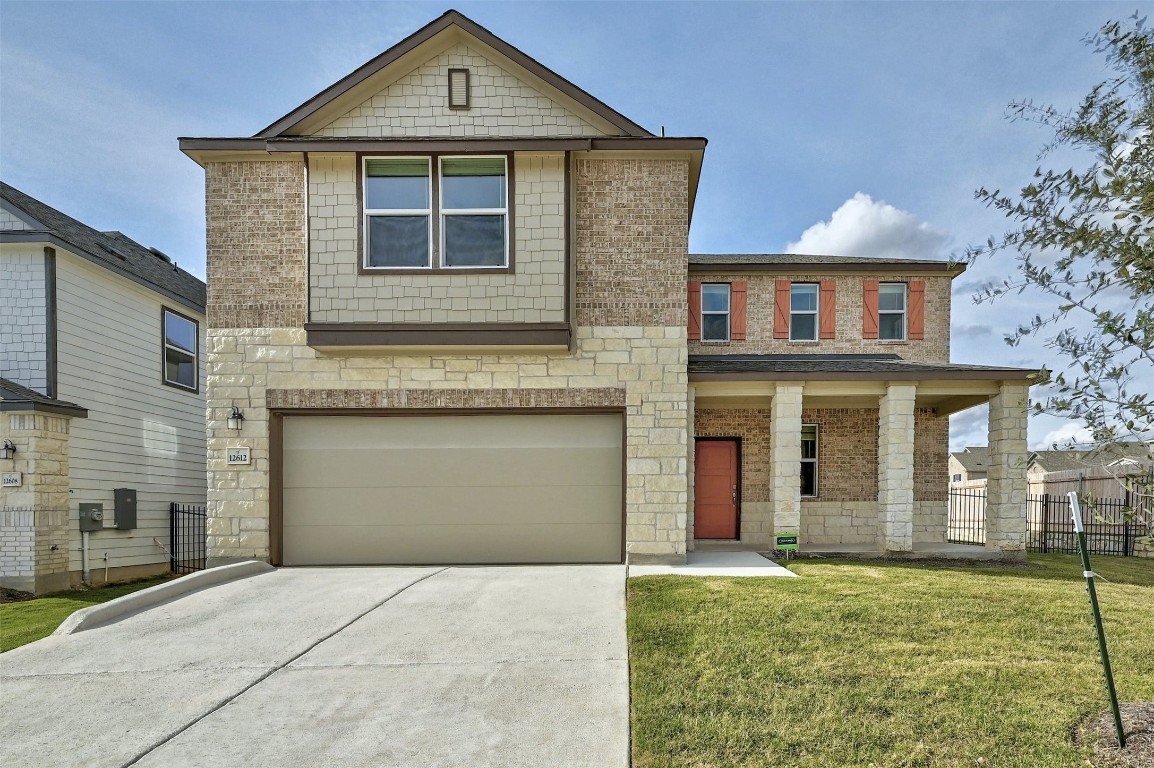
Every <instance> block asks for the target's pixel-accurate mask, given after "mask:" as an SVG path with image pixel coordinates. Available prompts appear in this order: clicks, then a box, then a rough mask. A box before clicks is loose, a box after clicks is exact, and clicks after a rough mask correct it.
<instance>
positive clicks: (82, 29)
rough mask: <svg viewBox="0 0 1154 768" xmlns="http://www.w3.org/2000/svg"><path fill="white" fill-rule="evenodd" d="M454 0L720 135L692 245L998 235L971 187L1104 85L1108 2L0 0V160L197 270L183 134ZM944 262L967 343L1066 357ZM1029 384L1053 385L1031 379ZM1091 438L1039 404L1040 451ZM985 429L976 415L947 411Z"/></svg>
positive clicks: (1035, 431)
mask: <svg viewBox="0 0 1154 768" xmlns="http://www.w3.org/2000/svg"><path fill="white" fill-rule="evenodd" d="M450 7H452V8H456V9H457V10H459V11H461V12H462V13H464V14H465V15H467V16H469V17H470V18H472V19H473V20H474V21H476V22H477V23H479V24H481V25H482V26H484V27H486V28H487V29H489V30H490V31H491V32H493V33H494V34H496V35H497V36H498V37H500V38H502V39H504V40H506V41H507V42H509V43H511V44H512V45H514V46H516V47H518V48H520V49H521V50H522V51H524V52H525V53H527V54H529V55H530V56H532V57H533V58H535V59H537V60H538V61H540V62H541V63H542V64H544V65H545V66H547V67H549V68H550V69H553V70H554V71H556V72H558V73H559V74H561V75H563V76H564V77H566V78H567V79H569V80H570V81H572V82H574V83H576V84H577V85H578V86H580V87H582V88H583V89H585V90H587V91H589V92H590V93H592V94H593V95H595V96H597V97H598V98H599V99H601V100H602V101H604V102H606V103H607V104H609V105H610V106H612V107H613V108H615V109H617V110H618V111H620V112H622V113H623V114H625V115H627V116H628V117H630V118H631V119H633V120H634V121H636V122H638V123H640V124H641V125H643V126H645V127H646V128H648V129H649V130H651V131H654V132H655V133H660V132H661V131H664V132H665V134H666V135H668V136H704V137H707V138H708V139H709V146H708V149H707V150H706V153H705V164H704V168H703V172H702V177H701V185H700V188H699V190H698V195H697V205H696V208H695V211H694V220H693V225H692V229H691V231H690V250H691V252H694V253H781V252H795V253H822V254H835V255H851V256H877V257H891V258H940V259H945V258H949V257H950V256H951V255H954V256H960V254H961V253H962V252H963V251H964V249H965V247H966V246H967V245H970V244H977V243H983V242H985V240H986V239H987V237H989V236H991V235H997V234H999V233H1001V232H1004V231H1005V230H1006V221H1005V220H1004V219H1002V218H1000V217H999V216H998V215H997V214H995V213H993V212H991V211H989V210H987V209H985V208H984V207H983V205H982V204H981V203H979V202H978V201H976V200H974V190H975V189H977V188H978V187H981V186H986V187H988V188H990V189H1003V190H1007V191H1016V190H1018V189H1020V188H1021V187H1022V186H1024V185H1025V184H1026V183H1028V182H1029V179H1030V176H1031V174H1032V173H1033V171H1034V169H1035V168H1036V167H1038V165H1039V163H1040V162H1043V163H1046V164H1049V165H1052V166H1053V167H1057V168H1063V169H1064V168H1067V167H1071V165H1074V166H1076V167H1081V166H1082V165H1085V164H1087V161H1086V159H1085V158H1079V157H1077V156H1075V155H1062V154H1057V155H1052V156H1048V157H1047V158H1045V159H1043V160H1041V161H1040V160H1039V157H1038V152H1039V150H1040V149H1041V148H1042V147H1043V146H1044V145H1046V144H1047V143H1048V141H1049V140H1050V139H1051V138H1052V136H1051V135H1049V134H1048V133H1047V131H1046V129H1045V128H1043V127H1041V126H1038V125H1035V124H1031V123H1026V122H1020V121H1019V122H1013V121H1010V120H1007V119H1006V112H1007V110H1006V105H1007V104H1008V103H1009V102H1011V101H1013V100H1021V99H1027V98H1028V99H1033V100H1034V101H1036V102H1040V103H1046V104H1054V105H1058V106H1063V107H1065V106H1074V105H1076V104H1077V103H1078V102H1079V101H1080V99H1081V98H1082V97H1083V96H1084V95H1085V94H1086V93H1087V92H1088V91H1089V90H1090V88H1091V87H1092V86H1093V85H1094V84H1096V83H1098V82H1100V81H1102V80H1104V79H1105V78H1106V77H1107V76H1108V74H1109V70H1108V69H1107V67H1106V62H1105V59H1104V57H1102V56H1101V55H1095V54H1093V53H1092V50H1091V48H1090V47H1089V46H1087V45H1086V44H1085V43H1084V42H1083V38H1084V36H1085V35H1087V34H1089V33H1091V32H1093V31H1095V30H1097V29H1098V28H1099V27H1100V26H1101V25H1102V24H1103V23H1105V22H1106V21H1108V20H1111V19H1125V18H1127V17H1128V16H1130V15H1131V14H1133V13H1134V11H1135V9H1136V7H1137V6H1136V4H1134V3H1130V4H1127V3H1113V2H1023V3H1015V2H996V3H995V2H956V3H952V2H932V3H931V2H924V3H904V2H850V3H837V2H823V3H816V2H814V3H795V2H755V3H738V2H708V3H707V2H660V3H659V2H614V3H577V2H552V3H537V2H533V3H531V2H516V3H471V2H461V3H457V4H455V5H452V6H450V5H446V4H442V3H424V2H415V3H414V2H410V3H393V2H352V1H351V0H350V1H338V0H333V1H330V2H276V1H275V0H266V1H265V2H243V1H236V2H180V1H174V2H163V1H161V0H152V1H151V2H115V1H113V2H79V3H77V2H51V1H47V2H24V1H22V0H0V177H2V178H3V179H4V181H6V182H8V183H9V184H12V185H13V186H15V187H17V188H19V189H21V190H23V191H24V192H26V193H28V194H31V195H32V196H33V197H36V198H38V199H40V200H42V201H43V202H45V203H47V204H49V205H51V206H53V207H55V208H58V209H60V210H62V211H63V212H65V213H67V214H69V215H70V216H73V217H74V218H77V219H79V220H81V221H83V222H85V223H86V224H89V225H90V226H93V227H96V228H97V229H102V230H113V229H115V230H120V231H122V232H124V233H126V234H127V235H129V236H130V237H132V238H133V239H135V240H138V241H139V242H141V243H143V244H144V245H146V246H154V247H157V248H159V249H160V250H162V251H164V252H165V253H167V254H169V255H170V256H171V257H172V258H173V259H174V260H176V261H177V262H178V263H179V264H180V266H182V267H184V268H185V269H187V270H189V271H190V272H192V273H193V274H196V275H199V276H201V277H203V276H204V258H205V257H204V252H205V237H204V176H203V171H202V170H201V169H200V167H199V166H197V165H196V164H195V163H194V162H193V161H192V160H190V159H189V158H187V157H185V156H184V155H183V154H181V153H180V151H179V150H178V148H177V137H180V136H249V135H252V134H254V133H256V132H257V131H259V130H260V129H261V128H263V127H264V126H266V125H268V124H269V123H271V122H273V121H274V120H275V119H277V118H279V117H280V116H282V115H284V114H285V113H287V112H289V111H290V110H292V109H293V108H294V107H296V106H297V105H298V104H300V103H301V102H303V101H305V100H306V99H308V98H309V97H311V96H313V95H314V94H316V93H317V92H319V91H321V90H322V89H324V88H325V87H327V86H329V85H331V84H332V83H333V82H335V81H336V80H338V79H340V78H341V77H343V76H344V75H345V74H347V73H349V72H351V71H352V70H354V69H355V68H357V67H358V66H360V65H361V64H362V63H364V62H365V61H367V60H369V59H371V58H372V57H374V56H376V55H377V54H378V53H380V52H381V51H383V50H385V49H387V48H389V47H390V46H392V45H393V44H395V43H397V42H399V41H400V40H401V39H402V38H404V37H405V36H407V35H409V34H411V33H412V32H414V31H416V30H417V29H419V28H420V27H422V26H423V25H425V24H426V23H428V22H429V21H431V20H432V19H434V18H436V17H437V16H439V15H440V14H442V13H443V12H444V11H446V10H448V9H449V8H450ZM1013 267H1014V264H1013V261H1012V260H1011V259H1009V258H1007V257H1003V258H1000V259H997V260H987V261H984V262H979V263H978V264H975V265H973V266H971V267H970V269H969V270H968V271H967V272H966V273H965V274H963V275H962V276H961V277H959V278H958V279H957V280H955V281H954V298H953V327H952V338H953V342H952V359H953V361H954V362H962V363H980V364H989V365H1002V366H1014V367H1024V368H1040V367H1042V366H1046V367H1048V368H1050V369H1055V370H1057V369H1061V368H1062V367H1063V365H1064V363H1063V361H1062V359H1061V358H1060V357H1058V356H1056V354H1055V353H1053V352H1052V351H1051V350H1049V349H1048V348H1046V346H1045V344H1044V340H1042V339H1036V340H1035V339H1031V340H1027V341H1026V342H1023V343H1022V344H1021V345H1020V346H1017V347H1012V348H1011V347H1008V346H1006V345H1005V344H1004V342H1003V341H1002V339H1003V337H1004V335H1005V334H1007V333H1009V332H1011V331H1012V330H1013V329H1014V328H1015V327H1016V326H1017V325H1018V324H1020V323H1024V322H1027V321H1028V320H1029V318H1031V317H1033V316H1034V315H1035V314H1037V313H1045V312H1046V311H1047V309H1048V307H1049V306H1050V302H1049V301H1047V300H1045V299H1042V298H1041V297H1038V296H1034V295H1029V294H1024V295H1015V296H1011V297H1008V298H1006V299H1003V300H1001V301H999V302H998V303H997V304H994V305H989V304H983V305H977V304H975V303H974V302H973V299H972V297H973V295H974V294H975V292H976V291H978V290H980V289H981V288H982V287H983V286H987V285H991V284H997V283H1000V282H1001V281H1002V280H1004V279H1006V278H1007V277H1010V276H1011V275H1012V274H1013ZM1034 392H1035V395H1038V394H1040V392H1039V390H1038V388H1035V390H1034ZM1083 436H1084V430H1081V429H1080V427H1079V425H1078V424H1075V423H1071V422H1066V421H1064V420H1061V419H1056V418H1054V417H1049V416H1035V417H1031V422H1030V435H1029V440H1030V447H1031V448H1046V447H1049V446H1050V445H1051V444H1053V443H1055V442H1060V441H1063V440H1066V439H1071V438H1073V439H1078V438H1081V437H1083ZM950 441H951V448H952V449H953V450H957V449H960V448H961V447H962V446H964V445H984V444H985V442H986V413H985V410H984V409H982V408H974V409H970V410H968V411H965V412H963V413H961V414H958V415H956V416H954V417H953V418H952V419H951V430H950Z"/></svg>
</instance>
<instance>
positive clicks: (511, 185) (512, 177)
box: [310, 152, 517, 275]
mask: <svg viewBox="0 0 1154 768" xmlns="http://www.w3.org/2000/svg"><path fill="white" fill-rule="evenodd" d="M391 157H408V158H414V157H425V158H428V159H429V163H430V173H429V183H430V185H431V191H430V197H429V204H430V206H431V208H430V211H431V213H430V215H429V222H430V226H431V228H432V234H431V235H430V238H429V264H430V265H429V266H428V267H369V266H366V265H365V259H366V257H367V254H368V231H367V227H366V219H367V215H366V212H365V161H366V160H377V159H380V160H387V159H389V158H391ZM442 157H503V158H504V159H505V266H501V267H445V266H442V265H441V262H440V258H441V240H442V238H443V235H442V233H441V229H442V227H441V206H440V203H441V185H440V180H441V172H440V167H441V166H440V158H442ZM516 178H517V176H516V162H515V153H514V152H485V153H477V154H470V153H467V152H390V153H387V154H382V153H381V152H357V153H356V189H357V202H356V205H357V212H358V213H357V274H358V275H470V274H472V275H505V274H514V273H515V272H516V227H515V222H516V217H517V210H516V197H517V195H516V189H515V187H516ZM310 220H311V214H310ZM310 226H311V223H310Z"/></svg>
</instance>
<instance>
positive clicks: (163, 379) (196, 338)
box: [160, 304, 200, 394]
mask: <svg viewBox="0 0 1154 768" xmlns="http://www.w3.org/2000/svg"><path fill="white" fill-rule="evenodd" d="M170 314H171V315H174V316H176V317H179V318H180V319H182V320H187V321H188V322H190V323H192V329H193V346H194V347H196V349H195V350H194V351H193V356H192V370H193V374H194V376H193V378H194V380H195V382H196V383H195V386H192V387H186V386H185V385H183V384H181V383H180V382H175V381H169V380H168V371H167V370H166V365H167V360H166V359H165V358H166V357H167V353H168V349H169V347H170V346H171V345H170V344H169V343H168V332H167V331H168V318H167V315H170ZM172 349H174V350H176V351H178V352H182V353H184V354H188V350H187V349H181V348H180V347H172ZM160 383H161V384H163V385H164V386H166V387H172V388H173V389H179V390H180V391H181V392H192V393H193V394H200V321H199V320H197V319H196V318H194V317H189V316H188V315H186V314H184V313H183V312H177V311H176V310H175V309H173V308H171V307H168V306H165V305H163V304H161V305H160Z"/></svg>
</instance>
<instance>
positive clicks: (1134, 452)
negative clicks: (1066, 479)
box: [1029, 442, 1154, 472]
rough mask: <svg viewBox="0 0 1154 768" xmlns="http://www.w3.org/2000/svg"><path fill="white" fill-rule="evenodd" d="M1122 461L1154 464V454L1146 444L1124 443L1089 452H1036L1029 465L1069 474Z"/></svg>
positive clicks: (1032, 455) (1047, 470) (1031, 456)
mask: <svg viewBox="0 0 1154 768" xmlns="http://www.w3.org/2000/svg"><path fill="white" fill-rule="evenodd" d="M1122 460H1130V461H1134V462H1136V463H1145V464H1154V454H1152V453H1151V449H1150V446H1148V445H1147V444H1146V443H1142V442H1123V443H1114V444H1111V445H1103V446H1101V447H1099V448H1094V449H1092V450H1088V451H1077V450H1065V451H1034V452H1033V453H1031V454H1030V462H1029V463H1030V464H1034V465H1037V466H1038V467H1040V468H1041V469H1042V470H1044V471H1046V472H1068V471H1070V470H1073V469H1090V468H1093V467H1105V466H1108V465H1110V464H1113V463H1115V462H1118V461H1122Z"/></svg>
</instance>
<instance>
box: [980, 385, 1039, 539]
mask: <svg viewBox="0 0 1154 768" xmlns="http://www.w3.org/2000/svg"><path fill="white" fill-rule="evenodd" d="M1029 405H1030V396H1029V387H1028V385H1026V384H1002V385H1000V386H999V387H998V394H996V395H994V396H993V397H992V398H990V435H989V436H990V463H989V466H988V468H987V475H986V477H987V480H986V549H988V550H991V551H994V552H1000V553H1001V554H1002V557H1004V558H1006V559H1012V560H1021V559H1024V558H1025V557H1026V491H1027V485H1026V458H1027V454H1026V416H1027V413H1028V410H1029Z"/></svg>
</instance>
